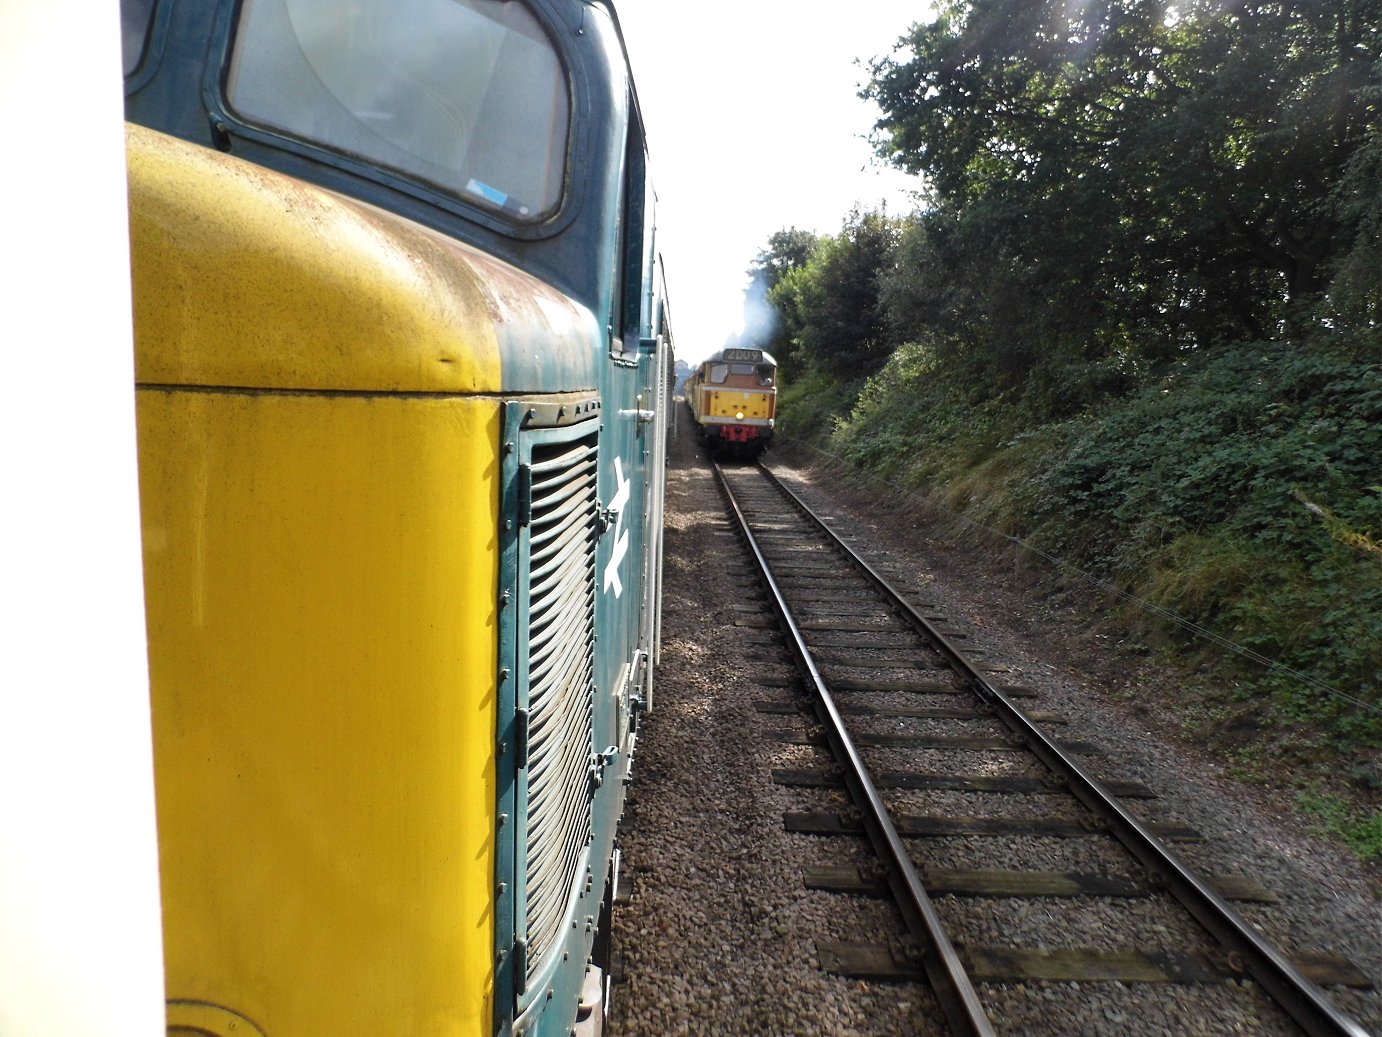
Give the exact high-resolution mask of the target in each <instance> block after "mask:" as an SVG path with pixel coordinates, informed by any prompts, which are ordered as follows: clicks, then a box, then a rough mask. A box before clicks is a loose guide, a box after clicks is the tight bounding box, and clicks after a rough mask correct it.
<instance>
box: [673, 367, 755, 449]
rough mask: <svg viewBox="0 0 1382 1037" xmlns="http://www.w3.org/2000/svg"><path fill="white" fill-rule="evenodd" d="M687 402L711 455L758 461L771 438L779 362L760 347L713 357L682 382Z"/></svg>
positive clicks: (698, 433) (697, 432)
mask: <svg viewBox="0 0 1382 1037" xmlns="http://www.w3.org/2000/svg"><path fill="white" fill-rule="evenodd" d="M686 403H687V406H689V407H690V408H691V415H692V418H693V419H694V420H695V423H696V434H697V435H698V436H699V437H700V438H701V440H702V441H703V442H704V443H705V444H706V447H707V449H708V450H709V451H710V453H711V454H712V455H715V456H725V455H731V456H736V457H745V458H753V457H757V456H758V455H759V454H761V453H762V452H763V451H764V450H766V449H767V447H768V445H769V444H770V443H771V442H772V439H773V426H774V424H775V422H776V417H777V362H776V361H775V360H773V358H772V356H771V354H769V353H765V352H764V351H763V350H761V349H742V348H727V349H722V350H720V351H719V352H717V353H712V354H711V355H710V356H709V357H708V358H707V359H705V360H704V361H702V362H701V363H700V365H699V366H697V368H696V369H695V371H694V372H692V374H691V377H690V378H688V379H687V380H686Z"/></svg>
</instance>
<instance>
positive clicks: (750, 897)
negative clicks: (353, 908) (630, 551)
mask: <svg viewBox="0 0 1382 1037" xmlns="http://www.w3.org/2000/svg"><path fill="white" fill-rule="evenodd" d="M671 454H672V458H671V468H670V472H669V484H668V507H667V557H666V565H665V572H666V588H665V599H664V603H663V610H664V611H663V645H662V661H661V667H660V670H659V672H658V675H657V685H656V689H655V695H654V711H653V713H652V714H651V715H650V716H649V717H647V718H645V720H644V722H643V727H642V728H641V730H640V734H639V742H638V752H637V756H636V759H635V767H634V769H635V775H634V784H633V787H632V789H631V800H630V801H631V807H630V811H629V816H628V817H627V819H626V820H627V825H626V829H627V830H626V833H625V834H624V836H623V837H622V839H621V844H622V848H623V851H624V868H625V875H626V879H627V880H628V882H627V885H628V888H629V889H630V891H631V893H632V896H631V899H630V901H629V902H628V903H626V904H624V905H622V906H621V907H620V908H618V909H617V910H616V914H615V933H614V938H615V945H616V947H617V948H618V953H619V955H620V957H621V958H622V962H623V971H624V982H623V983H621V984H619V985H617V986H616V987H615V991H614V1001H613V1016H612V1020H611V1027H612V1032H613V1034H614V1037H666V1035H675V1034H687V1035H693V1034H694V1035H720V1034H723V1035H727V1037H728V1035H739V1034H744V1035H762V1037H777V1035H782V1037H788V1035H802V1037H815V1035H827V1034H828V1035H832V1037H836V1035H838V1037H872V1035H884V1034H887V1035H893V1034H901V1033H909V1034H912V1033H914V1034H921V1035H929V1034H939V1033H943V1032H944V1029H943V1027H942V1026H941V1025H940V1024H939V1023H936V1022H934V1021H933V1020H935V1019H937V1018H938V1012H937V1009H936V1006H935V1004H934V1002H933V1000H932V998H931V996H930V994H929V993H928V992H927V991H926V990H925V988H924V987H922V986H919V985H894V984H887V983H866V982H859V981H854V980H845V979H840V978H837V977H833V976H829V975H827V974H825V973H824V972H822V971H821V970H820V968H819V967H818V964H817V959H816V948H815V943H816V940H817V939H838V940H850V939H866V938H869V937H870V935H871V934H869V933H868V932H866V931H865V929H866V928H867V927H875V928H876V929H877V930H880V931H887V932H896V931H900V924H899V923H898V922H897V921H896V920H895V912H894V910H893V908H892V907H891V906H889V905H887V904H885V903H882V902H870V901H861V900H860V899H859V898H841V897H838V896H836V895H833V894H827V893H822V892H815V891H810V890H807V889H805V888H804V887H803V885H802V869H803V868H805V867H808V866H810V865H814V864H821V863H826V862H828V861H836V862H838V861H840V860H843V859H847V858H848V859H855V858H862V857H864V856H865V855H866V851H865V850H864V848H863V845H862V843H854V842H852V841H848V840H830V841H829V842H828V843H827V842H826V841H825V840H821V839H812V838H810V837H805V836H799V835H790V834H788V833H786V832H785V831H784V830H783V825H782V815H783V813H784V811H787V810H792V809H801V808H802V806H801V803H800V802H799V795H800V793H798V792H795V791H793V790H789V789H784V788H781V787H778V786H775V785H774V784H773V783H772V780H771V770H772V768H774V767H781V766H788V765H793V764H796V765H809V763H811V762H816V763H818V762H819V758H818V757H817V758H814V760H813V759H812V758H810V753H811V750H803V749H802V748H801V747H792V746H786V745H781V746H779V745H775V744H773V743H770V742H769V741H767V740H766V739H765V738H764V737H763V732H765V731H767V730H770V729H773V728H777V727H781V726H783V725H782V723H781V718H773V717H764V716H760V715H759V714H758V713H757V712H756V710H755V708H754V703H755V701H756V700H759V699H784V698H787V697H789V695H790V693H789V692H788V691H786V690H785V689H781V688H773V687H765V686H762V685H760V684H758V683H757V681H758V680H759V679H760V678H761V677H762V676H763V675H764V674H766V673H781V672H784V671H785V665H784V663H783V662H782V661H781V660H780V659H779V657H778V655H777V650H776V649H775V648H764V647H763V646H753V645H751V644H749V643H747V639H746V638H745V637H744V628H742V627H736V626H735V625H734V621H735V619H736V618H739V616H740V613H737V612H736V606H741V605H742V604H743V592H742V591H741V589H740V587H741V585H742V575H743V573H744V571H745V569H744V565H745V562H744V559H743V554H742V549H741V548H740V546H739V543H738V540H737V539H736V538H735V536H734V535H733V533H732V532H731V531H730V527H729V525H728V523H727V521H726V519H725V516H724V508H723V504H722V502H721V499H720V496H719V493H718V491H717V490H716V488H715V485H714V480H713V476H712V475H711V473H710V471H709V468H708V466H707V465H706V463H705V461H704V460H703V458H701V457H700V456H699V454H698V452H697V450H696V444H695V440H694V438H693V437H692V436H691V434H690V432H689V429H688V427H687V425H686V423H685V422H683V424H682V429H681V432H680V435H679V436H678V438H677V439H676V440H674V441H673V447H672V451H671ZM775 467H777V468H778V469H779V471H782V465H781V463H780V462H778V463H777V465H775ZM783 474H785V475H788V476H792V475H796V476H798V477H800V478H806V473H804V472H798V473H793V472H792V471H791V470H787V471H786V472H784V473H783ZM803 488H804V489H806V490H811V489H812V488H811V487H809V485H808V486H805V487H803ZM814 492H815V493H816V494H818V495H819V494H821V492H822V491H821V488H820V487H816V488H814ZM859 527H860V528H859V533H860V534H861V536H862V537H863V538H864V540H865V541H868V540H873V541H874V542H875V543H881V544H886V545H887V547H888V550H889V551H890V552H891V553H893V554H894V556H895V557H898V558H899V559H900V560H901V561H902V562H904V563H905V564H906V565H908V566H910V567H911V571H912V572H914V573H915V574H916V575H915V577H914V582H915V583H917V584H918V585H920V586H924V587H925V589H926V592H927V598H928V600H933V601H935V602H936V603H937V604H938V605H940V606H941V608H942V609H943V610H944V611H945V612H946V613H947V614H948V615H950V616H951V617H953V618H954V619H956V620H958V621H960V622H961V623H962V624H963V625H964V627H965V629H966V630H968V631H969V633H970V640H971V642H977V643H979V644H981V645H982V646H984V647H985V648H986V649H987V650H988V651H989V657H990V658H992V659H993V660H995V661H1001V662H1003V663H1005V664H1008V665H1009V666H1012V667H1013V669H1014V670H1015V671H1016V672H1017V675H1018V676H1019V677H1020V678H1021V679H1022V680H1023V682H1024V683H1028V684H1030V685H1032V686H1034V687H1037V688H1038V689H1039V690H1040V693H1041V697H1040V700H1039V708H1041V709H1049V710H1055V711H1059V712H1061V713H1063V714H1065V715H1066V716H1067V717H1068V718H1069V719H1070V724H1069V726H1068V728H1067V729H1066V730H1065V732H1064V736H1066V737H1070V738H1082V739H1088V740H1090V741H1094V742H1097V743H1099V744H1100V745H1102V746H1103V747H1104V748H1106V749H1107V750H1108V751H1109V752H1110V753H1112V754H1119V755H1121V756H1125V757H1126V759H1128V760H1129V761H1130V763H1129V765H1128V766H1127V767H1126V768H1123V769H1122V773H1121V775H1120V776H1121V777H1125V778H1128V779H1131V780H1140V781H1144V782H1146V783H1147V784H1149V785H1150V786H1151V787H1152V788H1154V789H1155V790H1156V791H1157V792H1158V794H1159V796H1160V797H1161V798H1160V799H1159V800H1157V801H1156V803H1157V807H1156V812H1157V814H1158V816H1159V817H1163V818H1171V819H1176V820H1183V821H1185V822H1187V823H1189V824H1193V825H1195V826H1196V827H1198V828H1200V829H1201V830H1202V831H1204V832H1205V833H1207V834H1209V835H1210V839H1209V840H1208V841H1207V842H1206V843H1205V844H1203V845H1201V846H1197V847H1195V848H1194V849H1193V851H1192V852H1190V853H1187V854H1186V856H1187V857H1188V858H1189V859H1190V860H1191V862H1192V863H1193V864H1195V865H1197V866H1199V867H1201V868H1203V869H1205V870H1207V871H1219V872H1238V873H1244V874H1248V875H1252V876H1253V877H1255V878H1257V879H1259V880H1260V881H1262V882H1263V883H1264V884H1265V885H1267V886H1268V887H1269V888H1271V889H1272V890H1274V891H1275V892H1276V893H1277V894H1278V895H1279V896H1281V898H1282V903H1280V904H1276V905H1272V906H1269V907H1262V908H1256V907H1253V908H1249V909H1247V910H1245V912H1244V913H1245V914H1246V915H1247V916H1248V917H1249V918H1250V919H1251V920H1253V921H1254V922H1256V923H1257V924H1259V925H1260V926H1261V927H1262V928H1263V929H1264V930H1265V931H1266V932H1267V934H1268V936H1269V937H1271V938H1272V939H1275V940H1279V941H1282V942H1283V944H1284V945H1285V946H1286V947H1287V948H1288V949H1290V948H1292V947H1301V948H1320V949H1329V950H1333V951H1336V952H1338V953H1341V954H1344V955H1345V956H1347V957H1348V958H1350V959H1351V960H1352V961H1353V962H1354V963H1355V964H1356V965H1357V966H1359V967H1360V968H1361V969H1362V970H1363V971H1364V972H1365V973H1366V974H1367V975H1369V976H1370V977H1372V978H1373V980H1374V982H1376V983H1380V984H1382V903H1379V901H1378V900H1377V899H1376V897H1375V895H1374V894H1373V893H1372V892H1370V890H1369V886H1368V883H1367V882H1366V881H1365V879H1364V877H1363V876H1362V874H1361V871H1360V869H1359V868H1358V866H1357V865H1356V863H1355V862H1352V861H1350V860H1349V859H1348V858H1346V857H1344V856H1341V855H1339V854H1338V853H1336V852H1334V851H1333V850H1332V849H1331V848H1329V847H1327V846H1324V845H1321V844H1319V843H1317V842H1315V841H1313V840H1311V839H1310V838H1308V837H1307V836H1306V835H1304V834H1302V833H1301V832H1300V831H1297V830H1295V829H1294V828H1293V827H1292V825H1291V824H1290V821H1289V819H1287V818H1283V817H1276V816H1273V815H1271V814H1270V813H1267V812H1265V811H1263V810H1261V809H1260V808H1259V807H1257V806H1256V805H1254V804H1253V802H1252V800H1251V797H1249V796H1248V795H1246V794H1244V793H1243V791H1242V790H1240V789H1239V787H1238V786H1237V785H1236V784H1235V783H1233V782H1232V781H1230V780H1228V779H1227V778H1225V777H1224V776H1223V775H1222V773H1220V772H1219V771H1218V770H1217V768H1215V767H1214V766H1213V764H1212V763H1211V762H1207V761H1204V760H1200V759H1194V758H1188V757H1187V755H1186V754H1184V753H1181V752H1178V751H1177V750H1176V749H1174V748H1173V747H1171V746H1170V744H1169V743H1168V742H1163V741H1162V739H1161V738H1160V736H1159V733H1158V732H1157V731H1156V730H1155V726H1156V725H1155V722H1154V721H1155V718H1154V717H1153V716H1149V715H1146V714H1139V713H1138V711H1137V710H1136V709H1135V708H1132V707H1130V706H1129V704H1128V703H1129V702H1132V703H1135V702H1136V701H1137V697H1136V695H1131V696H1129V695H1128V691H1129V690H1130V689H1128V688H1126V687H1120V688H1118V689H1116V690H1117V691H1118V692H1119V693H1120V697H1119V699H1118V701H1111V700H1110V691H1111V689H1109V688H1108V687H1107V686H1105V685H1104V684H1103V682H1101V681H1099V680H1091V679H1088V678H1086V677H1084V676H1083V675H1081V674H1079V673H1076V672H1074V671H1073V670H1072V669H1070V668H1068V667H1067V666H1066V665H1062V664H1061V663H1059V662H1057V661H1055V660H1056V659H1064V658H1068V653H1065V652H1061V651H1055V652H1053V651H1052V645H1051V644H1050V643H1049V637H1042V636H1039V635H1041V634H1042V633H1043V630H1042V628H1040V627H1038V626H1034V625H1033V624H1032V623H1031V622H1030V621H1029V620H1028V619H1025V618H1024V617H1023V613H1022V610H1021V607H1020V606H1019V605H1018V604H1015V603H1012V602H1005V601H1004V600H1002V596H1001V592H1000V591H999V589H997V588H994V587H991V586H990V587H986V588H985V589H984V590H983V595H982V596H983V597H984V598H985V599H986V600H985V601H984V602H983V607H984V609H985V612H984V614H983V615H982V616H978V617H977V623H976V616H977V613H976V610H977V608H978V607H979V606H977V605H976V604H975V588H974V587H973V586H972V585H971V584H969V583H968V582H966V581H963V580H962V579H958V578H957V577H956V576H955V575H952V574H950V573H948V572H946V571H945V570H942V569H940V568H938V567H937V560H935V559H933V557H932V556H931V555H929V554H928V553H927V552H926V551H924V550H922V549H921V545H920V544H913V543H909V539H908V529H907V523H906V522H905V521H900V520H899V519H898V518H897V517H896V516H894V517H893V518H892V520H886V519H880V518H878V517H877V516H871V517H868V518H864V517H863V516H860V517H859ZM939 564H941V565H945V564H946V563H945V561H944V560H939ZM995 596H997V600H995ZM990 609H997V611H990ZM765 652H766V653H768V656H769V657H770V658H769V660H768V661H765V655H764V653H765ZM1028 903H1031V902H1028ZM1104 935H1105V936H1107V935H1108V934H1104ZM1111 940H1112V942H1114V943H1116V942H1117V940H1116V935H1115V936H1113V937H1111ZM1035 986H1036V985H1033V987H1035ZM1076 993H1078V992H1076ZM1123 993H1124V995H1125V996H1124V997H1123V998H1122V999H1121V1002H1120V1003H1119V1005H1118V1006H1115V1007H1111V1008H1110V1009H1109V1010H1108V1012H1107V1013H1106V1014H1103V1015H1099V1014H1097V1013H1096V1014H1095V1015H1094V1016H1093V1017H1091V1015H1090V1013H1088V1012H1087V1011H1086V1012H1084V1013H1083V1014H1081V1015H1079V1016H1078V1018H1080V1019H1081V1020H1082V1021H1081V1023H1080V1024H1079V1025H1080V1027H1081V1029H1080V1030H1079V1031H1078V1032H1080V1033H1086V1034H1108V1035H1114V1034H1117V1035H1131V1037H1139V1035H1143V1034H1149V1035H1150V1034H1156V1035H1165V1034H1175V1035H1180V1034H1197V1033H1213V1034H1219V1033H1235V1032H1236V1033H1256V1032H1263V1031H1261V1030H1260V1029H1259V1027H1258V1026H1257V1025H1256V1024H1255V1023H1254V1021H1253V1019H1252V1018H1251V1016H1250V1015H1249V1016H1244V1017H1241V1018H1239V1017H1226V1018H1218V1019H1214V1020H1200V1019H1198V1018H1197V1017H1196V1016H1195V1015H1194V1012H1195V1009H1194V1006H1193V1005H1191V1006H1187V1007H1186V1009H1185V1012H1184V1014H1181V1013H1179V1012H1173V1011H1167V1010H1165V1009H1166V1006H1167V1005H1171V1006H1174V1005H1175V1004H1176V1001H1177V999H1176V996H1175V992H1174V991H1167V990H1166V989H1165V988H1161V989H1160V990H1159V991H1157V992H1156V993H1155V994H1154V995H1153V996H1148V997H1147V998H1146V1001H1147V1005H1148V1008H1147V1010H1145V1011H1141V1012H1133V1013H1129V1012H1127V1011H1126V1010H1125V1009H1126V1006H1127V1005H1128V1004H1130V1003H1131V1004H1134V1005H1135V1004H1137V1002H1138V1001H1139V999H1140V992H1134V993H1133V995H1132V996H1126V995H1127V994H1128V992H1126V991H1125V992H1123ZM1148 994H1149V995H1152V992H1151V991H1148ZM1069 996H1070V992H1068V991H1067V990H1065V988H1063V987H1061V986H1059V985H1053V986H1050V987H1049V988H1045V989H1021V988H1017V989H1013V988H1009V989H1007V990H1004V991H1001V992H997V993H996V994H994V996H992V998H990V996H989V994H986V995H985V1000H986V1002H988V1003H989V1004H990V1005H991V1011H992V1021H993V1023H994V1025H995V1026H996V1028H997V1029H998V1030H999V1032H1000V1033H1003V1034H1025V1033H1039V1034H1049V1033H1051V1028H1050V1022H1049V1020H1050V1019H1051V1018H1052V1016H1053V1014H1054V1015H1057V1016H1059V1015H1060V1014H1062V1008H1061V1006H1060V1004H1059V1002H1060V999H1061V998H1063V997H1069ZM1085 996H1088V995H1087V993H1086V994H1085ZM1331 996H1332V997H1333V998H1334V1000H1335V1001H1336V1003H1337V1004H1339V1005H1340V1007H1342V1008H1343V1009H1344V1010H1345V1011H1348V1012H1350V1013H1352V1014H1353V1015H1354V1016H1355V1017H1356V1018H1358V1019H1359V1020H1360V1021H1361V1022H1362V1023H1363V1024H1364V1025H1365V1026H1367V1027H1368V1028H1369V1029H1370V1030H1372V1031H1373V1032H1374V1033H1375V1034H1378V1035H1382V993H1379V992H1378V991H1376V990H1374V991H1372V992H1366V993H1364V992H1356V991H1344V990H1337V989H1336V990H1333V991H1331ZM1072 1018H1073V1017H1072ZM1269 1032H1277V1031H1276V1030H1275V1029H1274V1028H1273V1029H1271V1030H1270V1031H1269Z"/></svg>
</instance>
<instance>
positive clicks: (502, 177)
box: [227, 0, 570, 220]
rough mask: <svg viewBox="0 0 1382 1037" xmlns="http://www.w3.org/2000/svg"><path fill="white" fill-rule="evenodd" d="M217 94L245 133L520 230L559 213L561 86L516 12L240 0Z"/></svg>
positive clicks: (491, 3) (528, 16)
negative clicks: (396, 177) (400, 180)
mask: <svg viewBox="0 0 1382 1037" xmlns="http://www.w3.org/2000/svg"><path fill="white" fill-rule="evenodd" d="M227 93H228V99H229V102H230V105H231V107H232V108H233V109H234V111H235V112H236V114H238V115H239V116H241V117H242V118H243V119H244V120H245V121H246V122H248V123H251V124H254V125H257V126H261V127H265V128H268V129H272V130H278V131H282V132H284V133H286V134H289V135H291V136H293V137H298V138H302V139H304V140H309V141H312V142H314V143H317V144H320V145H323V146H325V147H327V148H330V149H332V150H334V151H338V152H341V153H344V154H348V155H352V156H356V157H359V158H361V159H364V160H365V161H367V162H369V163H371V164H374V165H379V166H383V167H386V168H389V169H393V170H396V171H398V172H400V173H402V174H404V175H405V176H408V177H410V178H414V179H420V180H424V181H427V182H429V183H431V184H434V185H436V186H438V187H440V188H442V189H444V190H445V191H447V192H449V193H451V194H455V195H457V196H458V197H462V198H465V199H467V200H468V201H471V202H474V203H477V204H480V205H483V206H487V207H490V208H493V209H497V210H500V211H502V212H504V213H506V214H508V215H510V216H512V217H514V218H517V219H520V220H535V219H539V218H541V217H542V216H543V215H545V214H549V213H551V212H552V211H554V210H555V209H556V208H557V205H558V203H559V202H560V200H561V190H562V180H563V173H564V166H565V157H566V140H567V134H568V130H569V126H570V102H569V99H568V94H567V88H566V78H565V75H564V73H563V70H562V65H561V62H560V60H559V58H558V57H557V54H556V51H555V50H554V49H553V47H552V43H551V40H550V39H549V38H548V36H547V34H546V32H545V31H544V30H543V28H542V26H541V25H540V24H539V23H538V21H537V19H536V18H535V17H534V16H533V14H532V12H531V11H529V10H528V8H527V7H526V6H524V5H523V4H522V3H518V2H516V0H246V2H245V3H244V5H243V6H242V8H241V13H240V18H239V25H238V29H237V32H236V36H235V46H234V52H233V55H232V58H231V66H230V75H229V79H228V82H227Z"/></svg>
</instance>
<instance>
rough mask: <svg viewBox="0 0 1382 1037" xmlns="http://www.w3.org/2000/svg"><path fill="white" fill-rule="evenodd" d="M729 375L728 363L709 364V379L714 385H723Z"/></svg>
mask: <svg viewBox="0 0 1382 1037" xmlns="http://www.w3.org/2000/svg"><path fill="white" fill-rule="evenodd" d="M728 375H729V365H728V364H711V365H710V380H711V381H712V382H713V383H714V384H716V385H723V384H724V381H725V378H726V377H728Z"/></svg>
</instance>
